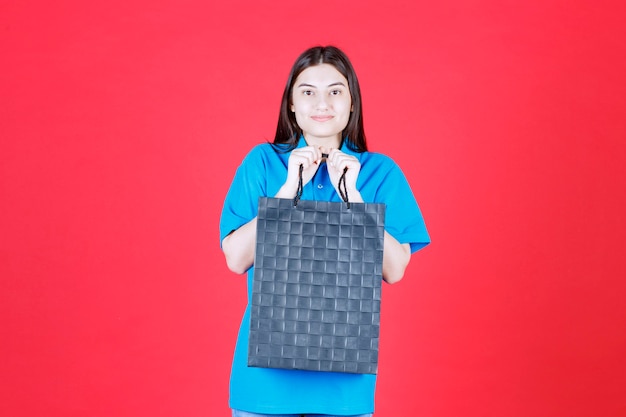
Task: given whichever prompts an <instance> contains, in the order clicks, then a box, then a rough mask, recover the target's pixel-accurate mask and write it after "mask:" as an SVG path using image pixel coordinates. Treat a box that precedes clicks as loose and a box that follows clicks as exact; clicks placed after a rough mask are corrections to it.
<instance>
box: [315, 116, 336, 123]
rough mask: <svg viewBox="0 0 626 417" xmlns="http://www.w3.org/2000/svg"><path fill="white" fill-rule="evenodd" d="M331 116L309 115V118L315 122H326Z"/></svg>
mask: <svg viewBox="0 0 626 417" xmlns="http://www.w3.org/2000/svg"><path fill="white" fill-rule="evenodd" d="M332 118H333V116H327V115H324V116H311V119H313V120H315V121H316V122H327V121H329V120H331V119H332Z"/></svg>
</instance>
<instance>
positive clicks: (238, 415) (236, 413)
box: [233, 410, 372, 417]
mask: <svg viewBox="0 0 626 417" xmlns="http://www.w3.org/2000/svg"><path fill="white" fill-rule="evenodd" d="M233 417H372V414H358V415H353V416H338V415H331V414H257V413H249V412H247V411H241V410H233Z"/></svg>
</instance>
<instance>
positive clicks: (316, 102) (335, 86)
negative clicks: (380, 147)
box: [291, 64, 352, 148]
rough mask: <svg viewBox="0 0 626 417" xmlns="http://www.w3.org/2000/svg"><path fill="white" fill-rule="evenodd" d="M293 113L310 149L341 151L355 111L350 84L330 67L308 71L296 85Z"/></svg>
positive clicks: (297, 80)
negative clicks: (338, 149) (319, 146)
mask: <svg viewBox="0 0 626 417" xmlns="http://www.w3.org/2000/svg"><path fill="white" fill-rule="evenodd" d="M291 111H292V112H293V113H294V114H295V116H296V122H297V123H298V126H299V127H300V129H302V132H303V133H304V138H305V139H306V141H307V143H308V144H309V145H323V146H325V147H327V148H338V147H339V145H340V143H341V139H342V138H341V132H343V130H344V129H345V128H346V126H347V125H348V120H349V119H350V112H351V111H352V98H351V97H350V89H349V88H348V80H347V79H346V78H345V77H344V76H343V75H341V73H340V72H339V71H337V69H336V68H335V67H334V66H332V65H330V64H320V65H315V66H312V67H308V68H307V69H305V70H304V71H302V72H301V73H300V75H298V78H296V81H295V83H294V86H293V93H292V97H291Z"/></svg>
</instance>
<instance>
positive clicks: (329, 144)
mask: <svg viewBox="0 0 626 417" xmlns="http://www.w3.org/2000/svg"><path fill="white" fill-rule="evenodd" d="M304 140H306V143H307V145H310V146H323V147H324V148H327V149H339V148H340V147H341V136H340V135H337V136H336V137H322V138H320V137H313V136H307V135H306V134H305V135H304Z"/></svg>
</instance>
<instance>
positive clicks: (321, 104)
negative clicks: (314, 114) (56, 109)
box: [317, 94, 328, 110]
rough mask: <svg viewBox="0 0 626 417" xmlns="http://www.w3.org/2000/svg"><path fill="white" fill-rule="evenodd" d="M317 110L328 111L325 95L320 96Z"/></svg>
mask: <svg viewBox="0 0 626 417" xmlns="http://www.w3.org/2000/svg"><path fill="white" fill-rule="evenodd" d="M317 108H318V110H326V109H327V108H328V101H327V100H326V96H324V94H320V95H318V99H317Z"/></svg>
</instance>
